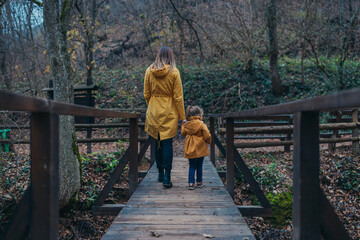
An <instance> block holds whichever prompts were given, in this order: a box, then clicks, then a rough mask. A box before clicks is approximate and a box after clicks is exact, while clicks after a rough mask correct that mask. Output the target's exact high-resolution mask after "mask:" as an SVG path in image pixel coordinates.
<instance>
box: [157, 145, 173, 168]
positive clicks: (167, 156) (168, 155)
mask: <svg viewBox="0 0 360 240" xmlns="http://www.w3.org/2000/svg"><path fill="white" fill-rule="evenodd" d="M172 140H173V139H172V138H169V139H165V140H162V141H160V147H159V143H158V141H157V140H156V139H155V159H156V166H157V168H159V169H169V170H170V169H172V162H173V144H172Z"/></svg>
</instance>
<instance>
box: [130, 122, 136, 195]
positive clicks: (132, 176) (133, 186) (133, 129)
mask: <svg viewBox="0 0 360 240" xmlns="http://www.w3.org/2000/svg"><path fill="white" fill-rule="evenodd" d="M129 132H130V133H129V135H130V137H129V138H130V140H129V144H130V146H129V194H130V196H131V195H132V194H133V193H134V192H135V190H136V187H137V185H138V119H137V118H130V129H129Z"/></svg>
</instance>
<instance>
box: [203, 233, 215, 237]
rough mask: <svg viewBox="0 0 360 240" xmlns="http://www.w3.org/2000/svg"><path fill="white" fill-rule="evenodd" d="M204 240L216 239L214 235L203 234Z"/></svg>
mask: <svg viewBox="0 0 360 240" xmlns="http://www.w3.org/2000/svg"><path fill="white" fill-rule="evenodd" d="M203 237H204V238H214V237H215V236H214V235H211V234H206V233H203Z"/></svg>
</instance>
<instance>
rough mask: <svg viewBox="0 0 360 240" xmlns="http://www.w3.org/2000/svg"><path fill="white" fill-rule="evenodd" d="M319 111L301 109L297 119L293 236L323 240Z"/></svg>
mask: <svg viewBox="0 0 360 240" xmlns="http://www.w3.org/2000/svg"><path fill="white" fill-rule="evenodd" d="M319 170H320V160H319V114H318V112H298V113H296V114H295V121H294V176H293V179H294V181H293V191H294V194H293V223H294V231H293V239H295V240H299V239H304V240H305V239H306V240H311V239H314V240H315V239H316V240H318V239H320V200H319V198H320V196H319V190H320V185H319Z"/></svg>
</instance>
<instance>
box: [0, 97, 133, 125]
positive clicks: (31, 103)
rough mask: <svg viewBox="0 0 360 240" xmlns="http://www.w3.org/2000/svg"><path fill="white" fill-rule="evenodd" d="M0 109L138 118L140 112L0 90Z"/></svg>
mask: <svg viewBox="0 0 360 240" xmlns="http://www.w3.org/2000/svg"><path fill="white" fill-rule="evenodd" d="M0 109H3V110H9V111H26V112H53V113H57V114H59V115H72V116H84V117H100V118H138V117H140V114H137V113H130V112H116V111H111V110H105V109H98V108H93V107H86V106H82V105H75V104H70V103H62V102H56V101H52V100H48V99H45V98H35V97H28V96H22V95H18V94H15V93H11V92H8V91H4V90H0Z"/></svg>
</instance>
